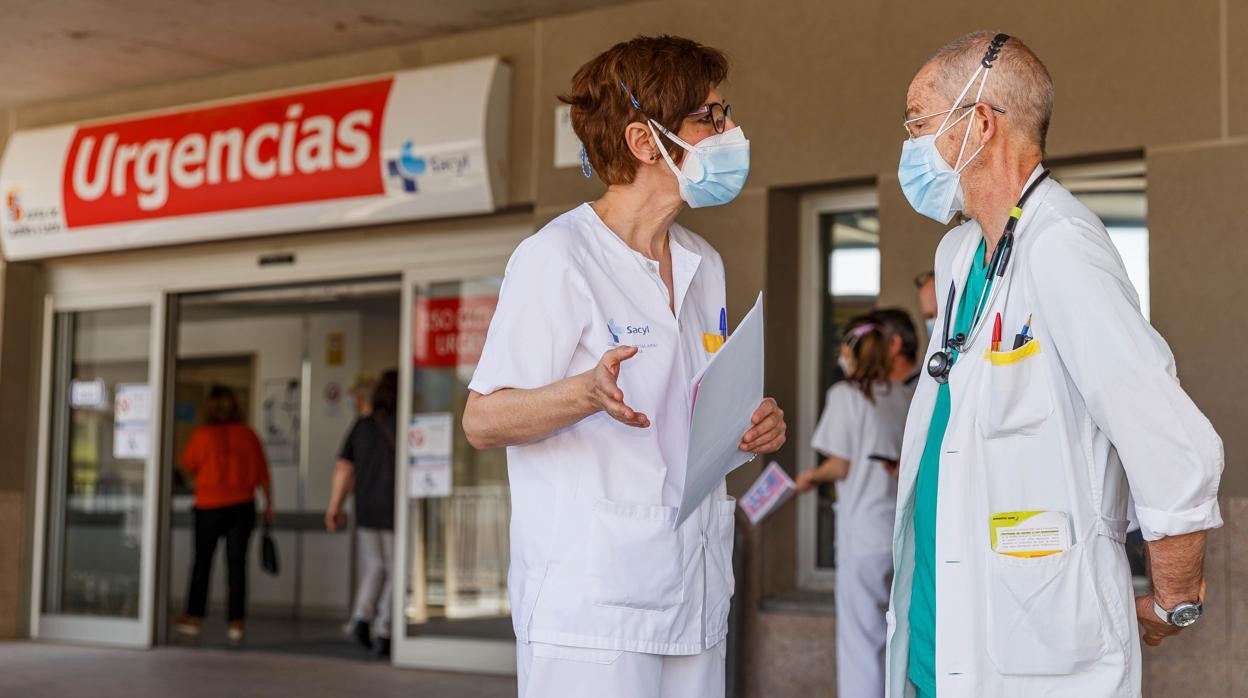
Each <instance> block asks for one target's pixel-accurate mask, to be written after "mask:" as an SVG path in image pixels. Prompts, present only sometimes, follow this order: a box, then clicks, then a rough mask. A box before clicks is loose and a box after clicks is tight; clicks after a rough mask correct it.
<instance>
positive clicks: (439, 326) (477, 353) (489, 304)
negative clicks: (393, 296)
mask: <svg viewBox="0 0 1248 698" xmlns="http://www.w3.org/2000/svg"><path fill="white" fill-rule="evenodd" d="M497 306H498V296H466V297H458V296H456V297H452V298H421V299H419V300H418V301H417V302H416V309H415V316H414V317H413V319H412V320H413V321H412V360H413V362H414V363H415V365H416V367H417V368H448V367H454V366H472V365H475V364H476V363H477V361H479V360H480V359H481V349H482V348H483V347H484V346H485V333H486V331H487V330H488V329H489V328H490V319H491V318H493V317H494V308H495V307H497Z"/></svg>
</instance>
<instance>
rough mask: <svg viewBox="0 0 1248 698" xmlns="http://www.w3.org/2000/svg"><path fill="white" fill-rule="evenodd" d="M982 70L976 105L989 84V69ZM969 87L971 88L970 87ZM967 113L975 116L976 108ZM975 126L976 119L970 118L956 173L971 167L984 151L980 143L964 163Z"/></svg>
mask: <svg viewBox="0 0 1248 698" xmlns="http://www.w3.org/2000/svg"><path fill="white" fill-rule="evenodd" d="M982 70H983V73H982V76H981V77H980V79H979V89H978V90H976V92H975V103H976V104H978V103H979V100H980V98H981V97H983V96H984V85H985V84H987V82H988V69H986V68H984V69H982ZM968 87H969V85H968ZM964 92H965V91H964ZM967 113H968V114H974V113H975V108H974V107H972V108H971V111H969V112H967ZM974 125H975V119H974V117H972V118H970V119H968V120H967V122H966V133H965V134H963V136H962V147H961V148H959V149H958V161H957V162H955V163H954V164H953V169H954V171H956V172H961V171H962V170H964V169H966V166H967V165H969V164H970V163H971V160H974V159H975V156H976V155H979V151H981V150H983V149H984V144H983V143H980V144H979V147H978V148H976V149H975V152H974V153H972V154H971V156H970V157H969V158H967V159H966V162H962V156H963V155H964V154H965V153H966V144H967V143H969V142H970V140H971V126H974Z"/></svg>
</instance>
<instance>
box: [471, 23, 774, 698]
mask: <svg viewBox="0 0 1248 698" xmlns="http://www.w3.org/2000/svg"><path fill="white" fill-rule="evenodd" d="M726 75H727V62H726V60H725V59H724V56H723V54H721V53H720V52H719V51H716V50H715V49H712V48H709V47H706V46H702V45H699V44H697V43H695V42H693V41H689V40H687V39H681V38H676V37H657V38H647V37H640V38H637V39H634V40H632V41H629V42H626V43H622V44H619V45H617V46H615V47H613V48H611V49H610V50H608V51H607V52H605V53H603V54H602V55H600V56H598V57H597V58H594V59H593V60H591V61H590V62H589V63H586V64H585V65H584V66H582V67H581V69H580V70H579V71H577V73H576V75H575V77H574V78H573V82H572V89H571V91H570V93H569V94H568V95H566V96H564V97H563V98H562V99H563V101H564V102H566V103H568V104H570V105H571V107H572V110H571V117H572V127H573V129H574V130H575V131H576V134H577V136H578V137H579V138H580V140H581V142H582V143H583V144H584V159H585V166H584V167H583V170H584V171H585V173H586V176H589V173H590V172H591V168H592V171H595V172H597V173H598V176H599V177H600V178H601V179H602V180H603V181H604V182H605V183H606V184H607V187H608V188H607V191H606V192H605V193H604V194H603V195H602V197H601V198H599V199H598V200H597V201H594V202H592V203H587V204H583V205H581V206H578V207H576V208H575V209H573V210H571V211H569V212H567V213H565V214H563V215H562V216H559V217H558V218H556V219H555V220H553V221H551V222H550V223H549V224H547V225H546V226H545V227H544V228H542V229H541V230H540V231H538V232H537V234H535V235H533V236H532V237H530V238H528V239H527V240H525V241H524V242H522V243H521V244H520V246H519V247H518V248H517V249H516V252H515V254H514V255H513V256H512V258H511V261H510V263H509V264H508V267H507V274H506V277H505V280H504V281H503V286H502V290H501V293H500V296H499V302H498V308H497V311H496V312H495V314H494V318H493V320H492V322H491V325H490V329H489V334H488V336H487V339H486V343H485V347H484V350H483V352H482V356H481V360H480V362H479V364H478V366H477V370H476V373H475V374H474V376H473V379H472V382H471V384H470V386H469V388H470V390H471V393H470V394H469V398H468V404H467V408H466V409H465V412H464V420H463V421H464V431H465V433H466V435H467V437H468V439H469V441H470V442H471V443H472V444H473V445H474V446H475V447H477V448H494V447H499V446H507V447H508V451H507V461H508V471H509V476H510V483H511V495H512V519H511V570H510V573H509V584H508V588H509V593H510V596H511V607H512V616H513V624H514V628H515V632H516V638H517V640H518V642H517V665H518V671H517V673H518V678H519V689H520V696H521V698H524V697H526V696H527V697H530V698H538V697H540V698H553V697H556V696H558V697H560V698H579V697H580V696H593V697H594V698H611V697H613V696H619V697H620V698H624V697H627V698H660V697H667V696H672V697H675V696H680V697H681V698H691V697H698V696H706V697H710V698H714V697H717V696H722V695H723V694H724V660H725V650H724V638H725V636H726V635H727V624H726V620H727V615H728V606H729V599H730V598H731V596H732V591H733V578H732V535H733V522H734V511H735V500H733V499H732V498H730V497H728V496H727V492H726V488H725V487H724V485H723V484H720V485H719V488H718V491H717V492H715V493H714V494H712V495H711V496H710V497H709V498H708V499H707V500H706V501H705V502H703V504H702V505H701V506H700V507H699V508H698V509H697V510H696V511H695V512H693V514H692V515H690V516H689V518H687V519H686V520H685V521H684V522H683V523H682V524H681V525H680V526H679V527H676V526H675V521H676V509H677V507H676V505H677V504H678V501H679V497H680V493H681V489H682V487H683V484H684V473H685V464H686V450H687V448H688V439H689V410H690V398H691V390H690V380H691V379H692V378H693V377H694V375H695V374H696V373H697V372H698V371H699V370H700V369H701V368H702V367H703V366H705V365H706V363H707V362H708V361H709V360H710V358H711V356H712V354H713V352H714V351H716V350H717V349H718V348H719V346H720V344H721V343H722V339H723V333H722V331H721V327H722V326H723V320H722V319H721V318H723V317H724V313H725V309H724V299H725V288H724V285H725V280H724V268H723V262H722V261H721V259H720V256H719V254H717V253H716V252H715V250H714V249H713V248H712V247H711V246H710V245H709V244H708V243H707V242H706V241H705V240H703V239H702V238H701V237H699V236H697V235H695V234H693V233H692V232H690V231H689V230H687V229H686V228H684V227H683V226H681V225H680V224H678V223H676V222H675V219H676V216H677V215H678V214H679V213H680V212H681V211H682V210H683V209H684V207H685V205H686V204H687V205H689V206H693V207H699V206H711V205H716V204H723V203H727V202H729V201H731V200H732V199H733V198H734V197H735V196H736V195H737V193H739V192H740V190H741V187H742V186H743V185H744V183H745V178H746V175H747V174H748V171H749V142H748V141H747V140H746V139H745V136H744V135H743V134H742V132H741V129H740V128H738V127H737V126H736V124H735V123H734V122H733V120H732V116H731V109H730V108H729V107H728V105H727V104H726V103H725V102H724V99H723V97H722V96H721V95H720V93H719V91H718V90H717V89H716V88H717V86H718V85H719V83H720V82H722V81H723V80H724V78H725V77H726ZM784 434H785V424H784V418H783V413H781V411H780V410H779V408H778V407H777V406H776V404H775V401H774V400H771V399H767V400H764V401H763V403H762V404H761V405H760V406H759V408H758V409H757V410H756V412H755V413H754V416H753V426H752V427H751V428H750V429H749V430H748V431H747V432H746V433H745V434H743V435H742V438H741V444H740V448H741V449H742V450H743V451H746V452H752V453H770V452H773V451H775V450H777V449H779V448H780V447H781V445H783V443H784Z"/></svg>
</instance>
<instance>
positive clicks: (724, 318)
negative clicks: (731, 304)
mask: <svg viewBox="0 0 1248 698" xmlns="http://www.w3.org/2000/svg"><path fill="white" fill-rule="evenodd" d="M719 336H720V337H722V338H723V340H724V341H725V342H726V341H728V309H727V308H720V309H719Z"/></svg>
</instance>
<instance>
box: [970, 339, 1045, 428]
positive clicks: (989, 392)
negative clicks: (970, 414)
mask: <svg viewBox="0 0 1248 698" xmlns="http://www.w3.org/2000/svg"><path fill="white" fill-rule="evenodd" d="M1000 318H1001V316H1000V315H998V316H997V322H996V324H995V325H994V328H993V336H992V349H989V350H988V351H986V352H984V360H985V361H986V362H987V363H988V366H986V367H985V371H986V372H987V375H985V377H984V381H983V384H982V387H981V390H982V391H983V392H982V398H981V400H980V405H981V408H980V410H979V412H978V415H977V421H978V422H979V427H980V430H981V431H982V432H983V435H984V436H985V437H986V438H990V439H992V438H1002V437H1009V436H1030V435H1033V434H1035V433H1037V432H1039V431H1040V429H1041V428H1042V427H1043V425H1044V423H1045V421H1046V420H1047V419H1048V417H1049V415H1051V414H1052V413H1053V401H1052V400H1051V399H1050V398H1049V386H1048V385H1046V383H1045V373H1044V367H1043V366H1041V358H1040V353H1041V349H1042V347H1043V345H1042V344H1041V342H1040V340H1038V339H1036V338H1035V337H1034V336H1033V335H1032V333H1031V320H1030V319H1029V320H1028V322H1027V325H1025V326H1024V327H1023V330H1022V331H1021V332H1019V334H1018V335H1016V336H1015V340H1014V341H1015V345H1016V346H1017V348H1015V349H1011V350H1010V351H1000V347H1001V329H1000V327H1001V319H1000Z"/></svg>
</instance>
